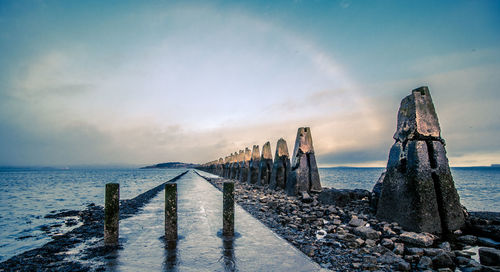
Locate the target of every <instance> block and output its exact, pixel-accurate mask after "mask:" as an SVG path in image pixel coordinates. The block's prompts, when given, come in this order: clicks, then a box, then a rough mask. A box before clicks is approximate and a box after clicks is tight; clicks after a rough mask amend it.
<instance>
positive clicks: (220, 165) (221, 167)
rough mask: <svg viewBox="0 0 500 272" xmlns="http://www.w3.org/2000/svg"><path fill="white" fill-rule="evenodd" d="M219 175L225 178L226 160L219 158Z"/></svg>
mask: <svg viewBox="0 0 500 272" xmlns="http://www.w3.org/2000/svg"><path fill="white" fill-rule="evenodd" d="M217 175H218V176H221V177H222V176H223V175H224V159H223V158H219V161H218V162H217Z"/></svg>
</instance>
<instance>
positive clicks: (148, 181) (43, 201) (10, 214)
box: [0, 167, 500, 262]
mask: <svg viewBox="0 0 500 272" xmlns="http://www.w3.org/2000/svg"><path fill="white" fill-rule="evenodd" d="M383 170H384V168H323V169H320V177H321V182H322V185H323V186H324V187H335V188H338V189H343V188H346V189H354V188H362V189H367V190H371V188H372V187H373V185H374V183H375V182H376V181H377V179H378V178H379V176H380V174H381V173H382V172H383ZM183 171H185V169H169V170H165V169H147V170H139V169H80V170H12V169H0V262H1V261H4V260H6V259H8V258H10V257H11V256H13V255H16V254H19V253H22V252H24V251H26V250H30V249H33V248H37V247H39V246H41V245H43V244H45V243H46V242H48V241H50V239H51V238H50V235H52V234H51V233H46V232H44V231H43V230H42V226H47V225H54V224H60V223H62V222H61V221H60V220H57V219H46V218H44V216H45V215H46V214H48V213H50V212H51V211H56V210H62V209H68V210H72V209H77V210H81V209H84V208H85V206H86V204H88V203H95V204H97V205H103V203H104V185H105V184H106V183H109V182H118V183H120V194H121V196H120V197H121V199H128V198H133V197H135V196H137V195H138V194H140V193H142V192H144V191H147V190H149V189H151V188H153V187H155V186H157V185H159V184H161V183H163V182H165V181H167V180H169V179H171V178H173V177H174V176H176V175H178V174H180V173H182V172H183ZM452 173H453V177H454V180H455V185H456V188H457V190H458V192H459V195H460V199H461V202H462V204H463V205H465V206H466V207H467V208H468V210H472V211H485V210H486V211H496V212H500V205H498V204H499V203H500V167H497V168H490V167H472V168H452ZM64 230H65V229H64V228H63V229H62V231H64ZM25 237H26V238H25Z"/></svg>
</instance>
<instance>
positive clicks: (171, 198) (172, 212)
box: [165, 183, 177, 241]
mask: <svg viewBox="0 0 500 272" xmlns="http://www.w3.org/2000/svg"><path fill="white" fill-rule="evenodd" d="M165 239H166V240H167V241H177V184H176V183H167V184H165Z"/></svg>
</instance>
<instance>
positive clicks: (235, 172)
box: [199, 127, 321, 195]
mask: <svg viewBox="0 0 500 272" xmlns="http://www.w3.org/2000/svg"><path fill="white" fill-rule="evenodd" d="M199 168H200V169H201V170H204V171H206V172H209V173H212V174H215V175H219V176H221V177H224V178H227V179H234V180H238V181H240V182H246V183H250V184H255V185H258V186H263V187H265V186H269V187H270V188H271V189H283V190H285V191H286V192H287V193H288V194H289V195H297V194H299V193H302V192H307V193H311V192H321V182H320V178H319V172H318V167H317V163H316V157H315V155H314V148H313V142H312V136H311V129H310V128H309V127H301V128H299V129H298V131H297V138H296V140H295V148H294V152H293V157H292V162H291V163H290V156H289V153H288V147H287V143H286V141H285V140H284V139H283V138H280V139H279V140H278V142H277V144H276V152H275V155H274V162H273V157H272V153H271V144H270V143H269V142H266V143H265V144H264V145H263V147H262V154H261V153H260V150H259V146H258V145H254V146H253V148H252V151H250V149H249V148H245V151H243V150H240V151H239V152H235V153H233V154H231V155H229V156H227V157H225V159H222V158H220V159H218V160H215V161H211V162H208V163H205V164H203V165H201V166H200V167H199Z"/></svg>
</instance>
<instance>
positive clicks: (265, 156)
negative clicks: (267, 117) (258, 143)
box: [257, 142, 273, 186]
mask: <svg viewBox="0 0 500 272" xmlns="http://www.w3.org/2000/svg"><path fill="white" fill-rule="evenodd" d="M272 170H273V155H272V153H271V143H269V142H266V143H265V144H264V145H263V146H262V155H261V156H260V164H259V175H258V181H257V184H258V185H261V186H268V185H269V182H270V181H271V172H272Z"/></svg>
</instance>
